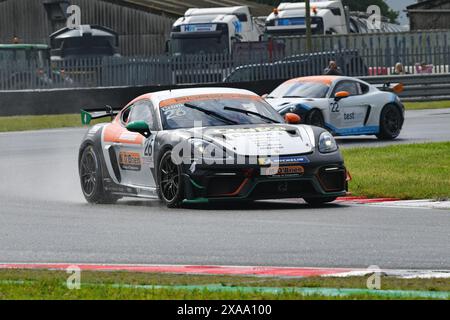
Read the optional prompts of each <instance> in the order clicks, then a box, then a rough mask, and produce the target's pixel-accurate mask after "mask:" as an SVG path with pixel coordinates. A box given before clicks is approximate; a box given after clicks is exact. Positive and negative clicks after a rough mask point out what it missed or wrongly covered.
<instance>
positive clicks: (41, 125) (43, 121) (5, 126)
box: [0, 114, 108, 132]
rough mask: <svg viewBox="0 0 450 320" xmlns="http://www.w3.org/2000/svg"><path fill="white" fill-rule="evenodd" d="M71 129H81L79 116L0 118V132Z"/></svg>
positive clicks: (100, 120) (103, 120)
mask: <svg viewBox="0 0 450 320" xmlns="http://www.w3.org/2000/svg"><path fill="white" fill-rule="evenodd" d="M105 119H106V120H105ZM105 121H108V118H104V119H99V120H94V121H92V124H96V123H100V122H105ZM72 127H73V128H74V127H81V118H80V115H79V114H61V115H44V116H14V117H0V132H10V131H27V130H40V129H56V128H72Z"/></svg>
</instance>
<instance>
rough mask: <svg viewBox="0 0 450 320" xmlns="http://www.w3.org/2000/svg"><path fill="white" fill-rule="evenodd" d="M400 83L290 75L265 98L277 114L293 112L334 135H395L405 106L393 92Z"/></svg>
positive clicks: (380, 137) (304, 120)
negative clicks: (292, 77)
mask: <svg viewBox="0 0 450 320" xmlns="http://www.w3.org/2000/svg"><path fill="white" fill-rule="evenodd" d="M402 88H403V86H402V84H395V85H393V86H391V85H389V84H387V85H384V86H382V87H380V88H379V87H376V86H373V85H371V84H369V83H367V82H364V81H361V80H359V79H356V78H350V77H343V76H313V77H303V78H296V79H291V80H288V81H286V82H284V83H283V84H281V85H280V86H279V87H277V88H276V89H275V90H274V91H273V92H272V93H270V94H269V95H268V96H267V97H266V100H267V102H269V103H270V104H271V105H272V107H274V108H275V109H276V110H277V111H278V112H279V113H280V114H281V115H284V114H286V113H296V114H297V115H299V116H300V117H301V119H302V123H305V124H309V125H314V126H318V127H322V128H326V129H327V130H329V131H330V132H332V133H333V134H334V135H336V136H353V135H376V136H377V137H378V138H379V139H386V140H389V139H395V138H397V137H398V136H399V134H400V131H401V129H402V127H403V123H404V114H405V108H404V106H403V104H402V102H401V101H400V98H399V97H398V96H397V95H396V93H398V92H401V90H402Z"/></svg>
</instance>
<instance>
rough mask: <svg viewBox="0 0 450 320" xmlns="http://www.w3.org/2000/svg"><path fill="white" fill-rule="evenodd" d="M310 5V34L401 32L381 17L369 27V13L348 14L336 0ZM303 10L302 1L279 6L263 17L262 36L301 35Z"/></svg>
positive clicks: (304, 13) (304, 14)
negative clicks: (377, 26)
mask: <svg viewBox="0 0 450 320" xmlns="http://www.w3.org/2000/svg"><path fill="white" fill-rule="evenodd" d="M310 6H311V33H312V34H313V35H326V34H330V35H331V34H349V33H369V32H401V31H405V30H403V28H402V27H401V26H399V25H396V24H392V23H389V22H388V21H387V19H386V18H384V17H382V19H381V23H380V28H378V29H374V28H369V26H368V23H367V22H368V21H369V17H370V15H369V14H367V13H361V12H350V11H349V9H348V7H345V6H344V5H343V3H342V2H341V1H339V0H335V1H312V2H311V3H310ZM305 9H306V7H305V3H304V2H294V3H280V5H279V6H278V7H277V8H275V9H274V10H273V12H272V13H271V14H270V15H269V16H268V17H267V18H266V21H265V36H266V37H271V36H293V35H305V34H306V10H305Z"/></svg>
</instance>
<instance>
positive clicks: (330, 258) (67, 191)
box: [0, 110, 450, 269]
mask: <svg viewBox="0 0 450 320" xmlns="http://www.w3.org/2000/svg"><path fill="white" fill-rule="evenodd" d="M449 124H450V110H449V111H447V110H434V111H426V112H423V111H420V112H412V113H408V119H407V124H406V127H405V130H404V131H403V133H402V135H401V137H400V141H401V142H402V143H403V142H419V141H428V140H432V141H441V140H449V141H450V125H449ZM84 131H85V130H80V129H67V130H49V131H35V132H21V133H7V134H0V146H1V153H0V174H1V184H0V262H11V263H12V262H69V263H83V262H91V263H147V264H201V265H205V264H208V265H261V266H297V267H358V268H364V267H368V266H370V265H378V266H379V267H381V268H402V269H407V268H414V269H416V268H426V269H449V268H450V241H449V240H450V238H449V230H450V211H448V210H433V209H404V208H384V207H381V208H380V207H371V206H357V205H336V204H334V205H329V206H326V207H323V208H317V209H312V208H309V207H308V206H307V205H305V204H303V203H301V201H299V202H298V203H289V202H285V201H278V202H277V201H274V202H260V203H257V204H255V205H252V206H243V205H230V206H227V207H226V208H223V207H214V206H206V207H203V206H201V207H190V208H185V209H177V210H173V209H172V210H170V209H167V208H166V207H164V206H163V205H161V204H160V203H159V202H158V201H141V200H123V201H120V202H119V204H117V205H113V206H92V205H89V204H87V203H86V202H85V200H84V199H83V197H82V195H81V190H80V187H79V181H78V175H77V150H78V146H79V143H80V140H81V138H82V136H83V133H84ZM340 142H341V145H342V146H343V147H350V146H359V145H362V144H364V145H379V142H378V141H377V140H373V139H372V138H365V137H363V138H352V139H348V138H345V139H342V140H340Z"/></svg>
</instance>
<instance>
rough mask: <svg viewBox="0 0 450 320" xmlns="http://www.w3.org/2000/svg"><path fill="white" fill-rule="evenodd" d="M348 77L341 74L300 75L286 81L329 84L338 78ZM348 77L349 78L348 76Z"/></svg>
mask: <svg viewBox="0 0 450 320" xmlns="http://www.w3.org/2000/svg"><path fill="white" fill-rule="evenodd" d="M346 78H348V77H343V76H311V77H300V78H294V79H291V80H288V81H292V82H321V83H323V84H326V85H331V84H332V83H333V82H334V81H336V80H340V79H346ZM348 79H350V78H348Z"/></svg>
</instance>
